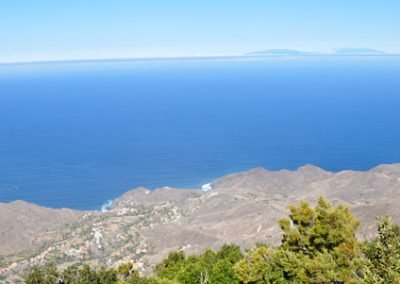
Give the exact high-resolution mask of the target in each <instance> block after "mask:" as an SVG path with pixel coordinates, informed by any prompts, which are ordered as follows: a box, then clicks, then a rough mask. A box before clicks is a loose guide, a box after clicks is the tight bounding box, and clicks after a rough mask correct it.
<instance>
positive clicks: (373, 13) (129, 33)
mask: <svg viewBox="0 0 400 284" xmlns="http://www.w3.org/2000/svg"><path fill="white" fill-rule="evenodd" d="M399 11H400V1H399V0H386V1H379V0H336V1H333V0H304V1H299V0H274V1H269V0H260V1H255V0H230V1H225V0H220V1H218V0H202V1H200V0H199V1H190V0H186V1H184V0H182V1H175V0H162V1H156V0H143V1H140V0H107V1H106V0H35V1H33V0H10V1H6V0H4V1H1V3H0V62H6V61H8V62H10V61H31V60H53V59H74V58H75V59H82V58H110V57H111V58H112V57H142V56H191V55H213V54H215V55H217V54H238V53H243V52H249V51H257V50H264V49H272V48H289V49H300V50H310V51H321V50H328V49H331V48H338V47H369V48H375V49H380V50H385V51H388V52H397V53H400V16H399Z"/></svg>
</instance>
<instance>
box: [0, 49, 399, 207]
mask: <svg viewBox="0 0 400 284" xmlns="http://www.w3.org/2000/svg"><path fill="white" fill-rule="evenodd" d="M396 162H400V58H399V57H390V56H387V57H384V56H378V57H323V58H322V57H306V58H266V59H260V58H259V59H243V58H242V59H239V58H238V59H198V60H196V59H190V60H189V59H185V60H142V61H140V60H139V61H126V62H125V61H118V62H111V61H110V62H86V63H85V62H75V63H41V64H20V65H3V66H0V202H8V201H12V200H16V199H23V200H26V201H30V202H34V203H38V204H41V205H45V206H50V207H70V208H76V209H99V208H100V207H101V205H102V204H103V203H104V202H105V201H106V200H108V199H114V198H116V197H118V196H120V195H121V194H123V193H124V192H126V191H127V190H129V189H132V188H135V187H137V186H146V187H149V188H156V187H161V186H171V187H179V188H181V187H182V188H188V187H197V188H199V187H200V186H201V185H202V184H204V183H207V182H209V181H212V180H213V179H215V178H217V177H219V176H222V175H224V174H228V173H232V172H237V171H241V170H247V169H250V168H253V167H257V166H262V167H266V168H268V169H272V170H276V169H296V168H297V167H299V166H302V165H304V164H313V165H316V166H319V167H322V168H324V169H326V170H330V171H340V170H344V169H354V170H366V169H370V168H371V167H374V166H376V165H378V164H381V163H396Z"/></svg>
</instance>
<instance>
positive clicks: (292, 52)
mask: <svg viewBox="0 0 400 284" xmlns="http://www.w3.org/2000/svg"><path fill="white" fill-rule="evenodd" d="M245 55H246V56H271V57H273V56H335V55H352V56H361V55H390V54H388V53H386V52H384V51H381V50H376V49H372V48H336V49H333V50H331V51H325V52H314V51H301V50H296V49H267V50H261V51H254V52H249V53H246V54H245Z"/></svg>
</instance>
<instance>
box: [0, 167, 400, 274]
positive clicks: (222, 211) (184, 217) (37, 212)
mask: <svg viewBox="0 0 400 284" xmlns="http://www.w3.org/2000/svg"><path fill="white" fill-rule="evenodd" d="M211 188H212V189H211V190H209V191H207V192H202V191H201V190H200V189H193V190H181V189H171V188H168V187H165V188H160V189H157V190H154V191H150V190H148V189H145V188H138V189H135V190H132V191H129V192H127V193H126V194H124V195H123V196H121V197H120V198H118V199H116V200H115V201H114V202H113V204H112V207H111V209H110V210H109V211H108V212H77V211H72V210H67V209H63V210H54V209H48V208H42V207H38V206H36V205H32V204H27V203H24V202H13V203H9V204H0V213H1V214H0V216H1V217H0V227H1V228H2V230H1V233H0V243H1V247H0V248H1V251H0V257H1V258H0V267H2V268H0V275H1V276H0V277H3V278H10V277H11V275H15V274H18V273H22V272H23V271H25V270H26V269H27V268H29V267H30V266H31V265H32V264H39V263H43V262H45V261H47V260H53V261H56V262H57V263H58V264H59V265H61V266H63V265H69V264H71V263H74V262H88V263H91V264H93V265H105V266H108V265H111V264H112V265H118V264H119V263H121V262H128V261H129V262H133V263H135V267H136V268H138V269H139V270H141V271H142V272H146V271H149V269H150V268H151V266H152V265H153V264H154V263H157V262H158V261H159V260H160V259H162V258H163V257H165V256H166V255H167V253H168V252H169V251H170V250H174V249H182V250H184V251H185V252H186V253H189V254H190V253H197V252H201V251H203V250H204V249H205V248H207V247H211V248H214V249H217V248H219V247H220V246H221V245H222V244H223V243H236V244H238V245H240V246H242V247H246V246H248V245H251V244H254V243H255V242H268V243H273V244H277V243H278V242H279V239H280V230H279V229H278V226H277V220H278V219H280V218H281V217H283V216H285V215H287V213H288V211H287V210H288V209H287V206H288V205H289V204H294V203H297V202H298V201H299V200H302V199H307V200H309V201H311V202H315V201H316V199H317V198H318V197H319V196H323V197H326V198H327V199H329V200H331V201H332V202H333V203H334V204H339V203H340V204H346V205H347V206H349V207H350V208H351V210H352V212H354V214H355V215H356V216H357V217H358V218H359V220H360V221H361V227H360V230H359V231H358V233H359V237H361V238H364V237H367V238H370V237H372V236H373V234H374V233H375V223H376V222H375V216H376V215H385V214H390V215H392V216H393V220H394V221H395V222H399V221H400V212H399V210H398V209H397V207H398V200H400V164H393V165H381V166H378V167H375V168H373V169H371V170H369V171H342V172H339V173H332V172H327V171H324V170H322V169H320V168H318V167H314V166H309V165H307V166H304V167H300V168H299V169H297V170H295V171H288V170H280V171H269V170H266V169H263V168H256V169H253V170H250V171H247V172H242V173H237V174H231V175H227V176H224V177H221V178H219V179H217V180H215V181H214V182H212V183H211ZM4 212H5V213H4ZM10 220H18V222H16V221H11V222H10ZM3 228H6V229H3ZM0 279H1V278H0ZM10 279H11V278H10ZM13 279H14V280H13V281H16V280H15V279H16V278H13Z"/></svg>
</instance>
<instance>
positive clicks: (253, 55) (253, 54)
mask: <svg viewBox="0 0 400 284" xmlns="http://www.w3.org/2000/svg"><path fill="white" fill-rule="evenodd" d="M391 56H400V53H349V54H338V53H318V52H308V54H262V53H260V54H257V52H250V53H245V54H236V55H235V54H230V55H188V56H143V57H104V58H82V59H79V58H76V59H74V58H71V59H48V60H47V59H44V60H26V61H10V62H7V61H5V62H1V61H0V66H6V65H31V64H32V65H33V64H57V63H96V62H124V61H126V62H127V61H168V60H193V59H199V60H205V59H240V58H302V57H391Z"/></svg>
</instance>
